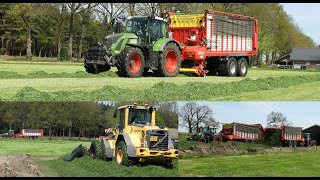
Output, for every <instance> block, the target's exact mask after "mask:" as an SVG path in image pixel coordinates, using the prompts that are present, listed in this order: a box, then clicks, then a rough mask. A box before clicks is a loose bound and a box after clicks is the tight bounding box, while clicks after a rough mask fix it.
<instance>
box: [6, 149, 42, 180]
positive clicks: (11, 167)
mask: <svg viewBox="0 0 320 180" xmlns="http://www.w3.org/2000/svg"><path fill="white" fill-rule="evenodd" d="M0 177H43V174H42V173H41V172H40V170H39V168H38V167H37V164H36V162H35V160H34V159H33V158H32V157H31V156H30V155H27V154H19V155H0Z"/></svg>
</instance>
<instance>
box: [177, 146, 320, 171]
mask: <svg viewBox="0 0 320 180" xmlns="http://www.w3.org/2000/svg"><path fill="white" fill-rule="evenodd" d="M319 157H320V151H301V152H286V153H285V152H279V153H269V154H252V155H235V156H212V157H189V158H184V159H179V175H180V176H211V177H212V176H250V177H251V176H255V177H261V176H269V177H279V176H284V177H285V176H289V177H304V176H320V164H319Z"/></svg>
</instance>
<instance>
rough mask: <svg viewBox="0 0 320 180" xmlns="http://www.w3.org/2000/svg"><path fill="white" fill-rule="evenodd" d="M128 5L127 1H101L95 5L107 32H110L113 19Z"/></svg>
mask: <svg viewBox="0 0 320 180" xmlns="http://www.w3.org/2000/svg"><path fill="white" fill-rule="evenodd" d="M129 5H130V4H129V3H102V4H100V5H99V6H97V8H96V10H97V12H99V13H100V14H101V15H102V21H103V25H104V26H105V29H106V31H107V32H110V30H111V28H112V22H113V19H114V18H117V17H118V16H120V15H122V14H123V13H124V12H125V10H126V9H127V8H128V7H129Z"/></svg>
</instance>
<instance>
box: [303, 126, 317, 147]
mask: <svg viewBox="0 0 320 180" xmlns="http://www.w3.org/2000/svg"><path fill="white" fill-rule="evenodd" d="M303 132H304V133H311V135H310V137H311V139H312V140H316V143H317V145H319V144H320V125H317V124H315V125H313V126H311V127H308V128H306V129H304V130H303Z"/></svg>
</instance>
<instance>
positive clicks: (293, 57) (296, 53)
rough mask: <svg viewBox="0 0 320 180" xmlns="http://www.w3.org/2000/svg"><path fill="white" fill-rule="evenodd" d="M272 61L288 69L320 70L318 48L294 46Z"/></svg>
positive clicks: (319, 49) (319, 52) (319, 51)
mask: <svg viewBox="0 0 320 180" xmlns="http://www.w3.org/2000/svg"><path fill="white" fill-rule="evenodd" d="M274 63H275V64H278V65H279V66H280V67H283V68H288V69H306V70H320V48H294V49H293V50H292V52H291V53H290V54H287V55H285V56H282V57H280V58H279V59H277V60H276V61H275V62H274Z"/></svg>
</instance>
